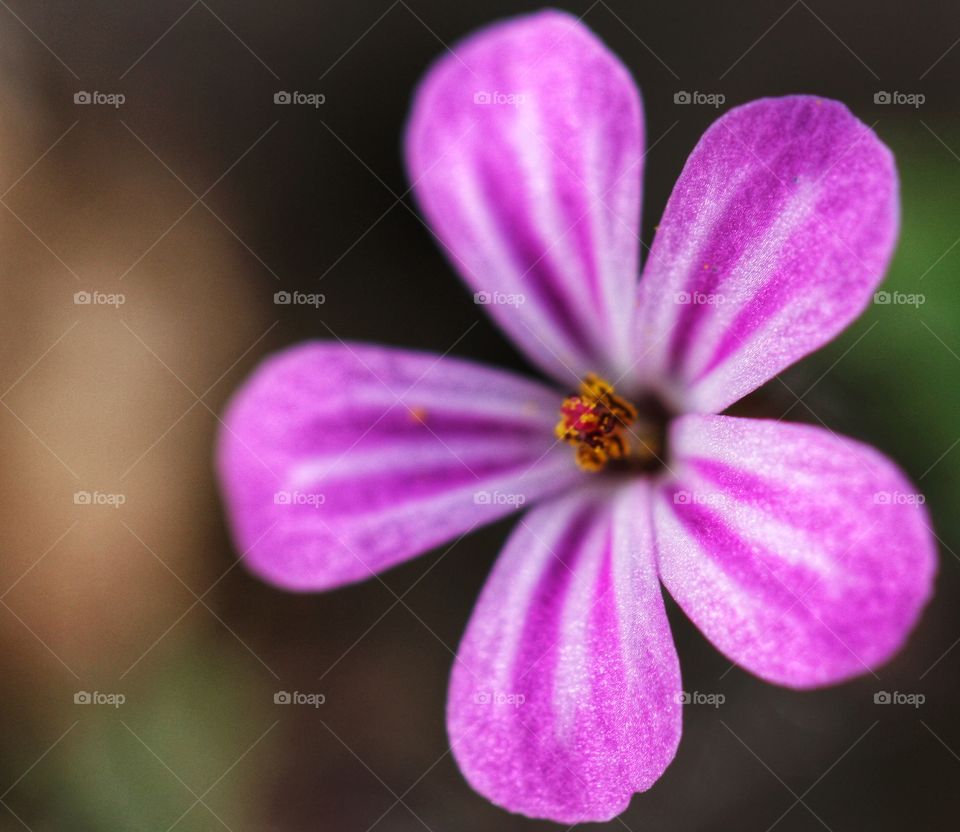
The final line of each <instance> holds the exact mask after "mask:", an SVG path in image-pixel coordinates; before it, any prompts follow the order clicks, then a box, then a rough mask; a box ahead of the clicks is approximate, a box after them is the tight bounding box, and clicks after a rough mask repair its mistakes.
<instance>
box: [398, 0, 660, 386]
mask: <svg viewBox="0 0 960 832" xmlns="http://www.w3.org/2000/svg"><path fill="white" fill-rule="evenodd" d="M642 145H643V125H642V116H641V108H640V96H639V92H638V91H637V88H636V86H635V84H634V83H633V80H632V79H631V78H630V75H629V73H628V72H627V70H626V69H625V68H624V66H623V65H622V64H621V63H620V62H619V61H618V60H617V58H616V57H615V56H614V55H612V54H611V53H610V52H609V51H608V50H607V49H606V47H605V46H604V45H603V44H602V43H601V42H600V41H599V40H598V39H597V37H596V36H595V35H594V34H593V33H592V32H590V31H589V30H588V29H587V28H586V27H585V26H583V25H582V24H581V23H580V22H579V21H578V20H577V19H576V18H574V17H572V16H570V15H568V14H565V13H562V12H556V11H544V12H540V13H537V14H534V15H530V16H526V17H518V18H514V19H511V20H508V21H506V22H501V23H498V24H495V25H493V26H490V27H488V28H486V29H484V30H483V31H481V32H479V33H477V34H475V35H473V36H471V37H469V38H467V39H466V40H465V41H463V42H462V43H460V44H458V45H457V46H455V47H454V49H453V51H452V54H448V55H446V56H444V57H443V58H442V59H441V60H439V61H438V62H437V63H436V65H435V66H434V67H433V68H432V69H431V70H430V72H429V73H428V74H427V76H426V78H425V79H424V81H423V82H422V84H421V86H420V88H419V90H418V92H417V96H416V99H415V101H414V104H413V109H412V114H411V117H410V123H409V125H408V128H407V136H406V156H407V167H408V170H409V174H410V178H411V180H412V182H413V189H414V192H415V193H416V195H417V197H418V199H419V202H420V205H421V206H422V208H423V212H424V214H425V215H426V217H427V219H428V221H429V222H430V224H431V226H432V228H433V231H434V232H435V233H436V235H437V238H438V240H439V241H440V243H441V244H442V245H443V247H444V249H445V250H446V253H447V254H448V255H449V257H450V258H451V260H452V262H453V264H454V265H455V266H456V268H457V269H458V270H459V271H460V273H461V275H462V276H463V278H464V279H465V280H466V282H467V283H468V284H469V285H470V287H471V288H472V289H474V290H475V292H476V293H477V294H476V295H475V299H476V300H477V302H478V303H487V304H488V306H489V311H490V313H491V315H493V317H494V319H495V320H496V321H497V322H498V323H499V324H500V326H501V327H502V328H503V329H504V330H505V331H506V332H507V333H508V334H509V335H510V336H511V337H512V338H513V339H514V341H515V342H516V343H517V344H518V345H519V346H520V347H521V348H522V349H523V350H524V352H525V353H526V354H527V355H528V356H529V357H530V359H531V360H533V361H534V362H536V363H537V364H538V365H539V366H540V367H541V368H542V369H544V370H545V371H547V372H548V373H551V374H552V375H553V376H554V378H557V379H559V380H561V381H562V382H563V383H564V384H566V385H569V384H570V383H571V381H576V380H577V379H579V378H581V377H583V376H584V375H586V373H588V372H591V371H594V372H599V373H601V374H603V373H606V374H608V377H611V378H618V377H619V376H620V374H621V373H622V372H623V371H624V370H626V369H627V367H628V366H629V364H630V359H631V355H632V348H633V345H632V343H631V341H632V320H633V309H632V305H631V303H630V300H629V299H630V298H632V297H633V294H634V292H635V287H636V281H637V275H638V239H639V237H638V225H639V221H640V217H639V215H640V174H641V162H642V156H641V148H642ZM511 299H513V302H511ZM517 299H522V302H518V301H517Z"/></svg>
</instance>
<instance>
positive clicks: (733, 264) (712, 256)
mask: <svg viewBox="0 0 960 832" xmlns="http://www.w3.org/2000/svg"><path fill="white" fill-rule="evenodd" d="M898 224H899V198H898V190H897V175H896V169H895V167H894V162H893V157H892V155H891V153H890V151H889V150H888V149H887V148H886V146H885V145H883V144H882V143H881V142H880V140H879V139H878V138H877V137H876V135H875V134H874V133H873V131H872V130H870V128H868V127H866V126H865V125H864V124H863V123H861V122H860V121H858V120H857V119H856V118H855V117H854V116H853V115H851V114H850V112H849V111H848V110H847V108H846V107H844V106H843V105H842V104H839V103H837V102H835V101H827V100H824V99H821V98H813V97H810V96H791V97H787V98H773V99H764V100H761V101H754V102H753V103H751V104H747V105H745V106H743V107H738V108H736V109H734V110H731V111H730V112H729V113H727V114H726V115H724V116H723V117H722V118H721V119H719V120H718V121H717V122H716V123H714V124H713V126H712V127H710V129H709V130H708V131H707V132H706V133H705V134H704V136H703V138H702V139H701V140H700V143H699V144H698V145H697V147H696V149H695V150H694V151H693V154H692V155H691V156H690V158H689V160H688V161H687V164H686V167H684V169H683V173H682V174H681V175H680V179H679V181H678V182H677V185H676V187H675V188H674V191H673V195H672V196H671V197H670V201H669V202H668V204H667V209H666V213H665V214H664V216H663V220H662V221H661V223H660V225H659V227H658V231H657V236H656V238H655V240H654V243H653V247H652V249H651V252H650V259H649V261H648V263H647V265H646V267H645V270H644V276H643V278H642V279H641V281H640V292H639V303H640V309H639V311H638V316H637V338H638V342H639V352H638V355H640V356H643V362H644V369H645V370H646V372H647V374H648V376H649V377H648V378H647V379H646V380H647V382H648V383H659V384H660V386H661V387H665V388H666V390H664V392H665V394H666V395H667V396H668V398H672V399H673V400H674V403H675V404H677V405H678V407H679V409H681V410H683V411H687V412H689V411H691V410H692V411H698V412H718V411H720V410H723V409H724V408H725V407H727V406H728V405H730V404H732V403H733V402H735V401H737V400H738V399H740V398H741V397H742V396H744V395H745V394H747V393H749V392H750V391H751V390H753V389H755V388H756V387H759V386H760V385H761V384H763V383H764V382H765V381H767V380H769V379H771V378H773V376H774V375H776V374H777V373H778V372H780V371H781V370H783V369H784V368H786V367H788V366H789V365H790V364H792V363H793V362H795V361H797V360H798V359H800V358H802V357H803V356H804V355H806V354H807V353H809V352H812V351H813V350H815V349H817V348H818V347H820V346H821V345H822V344H824V343H826V342H827V341H829V340H830V339H831V338H833V337H834V336H835V335H837V334H838V333H839V332H840V331H841V330H843V329H844V328H845V327H846V326H847V324H849V323H850V321H852V320H853V319H854V318H856V317H857V316H858V315H859V314H860V312H861V311H862V310H863V309H864V307H865V306H866V305H867V303H868V302H869V300H870V296H871V293H872V292H873V290H874V288H875V287H876V285H877V284H878V283H879V282H880V280H881V278H882V277H883V273H884V270H885V269H886V267H887V263H888V262H889V259H890V255H891V253H892V251H893V247H894V243H895V240H896V236H897V230H898Z"/></svg>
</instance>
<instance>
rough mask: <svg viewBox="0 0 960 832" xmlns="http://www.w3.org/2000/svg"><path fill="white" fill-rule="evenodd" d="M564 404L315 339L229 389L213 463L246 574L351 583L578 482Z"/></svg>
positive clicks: (515, 384)
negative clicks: (558, 438) (558, 434)
mask: <svg viewBox="0 0 960 832" xmlns="http://www.w3.org/2000/svg"><path fill="white" fill-rule="evenodd" d="M559 402H560V396H559V394H558V393H555V392H553V391H551V390H549V389H548V388H545V387H543V386H542V385H539V384H536V383H533V382H530V381H527V380H525V379H522V378H519V377H517V376H514V375H512V374H510V373H506V372H503V371H499V370H494V369H491V368H487V367H483V366H481V365H477V364H473V363H470V362H467V361H461V360H457V359H453V358H446V357H443V358H441V357H439V356H433V355H429V354H425V353H414V352H407V351H401V350H394V349H389V348H386V347H376V346H370V345H360V344H328V343H311V344H306V345H303V346H298V347H294V348H293V349H290V350H287V351H286V352H284V353H282V354H281V355H279V356H277V357H274V358H271V359H270V360H269V361H267V362H266V363H265V364H264V365H263V366H262V367H261V368H260V369H259V370H258V371H257V372H256V373H255V374H254V376H253V378H251V379H250V381H249V382H248V383H247V385H246V386H245V387H244V388H243V389H242V390H241V391H240V393H238V394H237V396H236V398H235V400H234V401H233V402H232V404H231V405H230V408H229V411H228V413H227V415H226V417H225V428H224V430H223V431H222V432H221V437H220V439H221V442H220V448H219V468H220V477H221V482H222V485H223V490H224V494H225V498H226V502H227V506H228V508H229V516H230V520H231V521H232V527H233V532H234V535H235V537H236V539H237V543H238V546H239V548H240V550H241V551H242V552H244V553H245V559H246V561H247V562H248V563H249V564H250V566H251V568H252V569H253V570H254V571H255V572H257V573H259V574H260V575H261V576H262V577H264V578H266V579H267V580H269V581H271V582H272V583H275V584H278V585H280V586H283V587H287V588H290V589H301V590H307V589H326V588H328V587H333V586H337V585H339V584H344V583H349V582H352V581H358V580H362V579H364V578H368V577H370V576H371V575H372V574H374V573H375V572H379V571H380V570H382V569H386V568H388V567H390V566H393V565H394V564H396V563H399V562H400V561H402V560H405V559H407V558H409V557H411V556H413V555H417V554H420V553H421V552H424V551H426V550H427V549H429V548H431V547H432V546H436V545H438V544H440V543H443V542H444V541H446V540H449V539H451V538H454V537H455V536H457V535H459V534H462V533H465V532H467V531H469V530H470V529H472V528H473V527H474V526H476V525H479V524H481V523H487V522H490V521H492V520H495V519H497V518H498V517H502V516H504V515H505V514H508V513H510V512H511V511H514V510H516V509H517V508H518V507H519V506H520V505H522V504H524V503H526V502H529V501H531V500H533V499H534V498H537V497H540V496H542V495H544V494H548V493H553V492H555V491H557V490H559V489H562V488H564V487H566V486H568V485H570V484H571V483H572V482H574V481H575V480H576V479H577V478H578V477H580V476H582V474H581V473H580V472H579V471H578V470H577V468H576V465H575V464H574V462H573V459H572V455H571V454H570V449H569V448H567V447H566V446H559V445H557V444H556V442H555V440H554V437H553V431H552V428H553V425H554V423H555V422H556V419H557V413H558V407H559Z"/></svg>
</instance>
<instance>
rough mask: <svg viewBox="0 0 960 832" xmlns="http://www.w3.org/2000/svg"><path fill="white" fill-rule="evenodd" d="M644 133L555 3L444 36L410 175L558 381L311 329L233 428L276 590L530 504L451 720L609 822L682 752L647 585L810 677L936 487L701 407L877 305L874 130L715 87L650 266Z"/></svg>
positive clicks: (835, 671)
mask: <svg viewBox="0 0 960 832" xmlns="http://www.w3.org/2000/svg"><path fill="white" fill-rule="evenodd" d="M643 132H644V131H643V122H642V111H641V105H640V97H639V92H638V90H637V88H636V86H635V85H634V83H633V82H632V80H631V78H630V75H629V73H628V72H627V70H626V69H625V68H624V67H623V66H622V65H621V64H620V63H619V61H618V60H617V59H616V58H615V57H614V56H613V55H612V54H611V53H610V52H609V51H608V50H607V49H606V48H605V47H604V46H603V44H602V43H601V42H600V41H599V40H598V39H597V38H596V37H595V36H594V35H593V34H592V33H591V32H590V31H589V30H587V29H586V28H585V27H584V26H583V25H582V24H580V23H579V22H578V21H577V20H575V19H574V18H573V17H570V16H569V15H566V14H563V13H559V12H553V11H546V12H541V13H537V14H535V15H531V16H526V17H519V18H516V19H512V20H508V21H505V22H501V23H498V24H496V25H493V26H491V27H489V28H487V29H485V30H483V31H481V32H479V33H477V34H475V35H473V36H472V37H470V38H468V39H467V40H465V41H464V42H463V43H461V44H459V45H458V46H456V47H455V48H454V50H453V51H452V52H451V53H450V54H448V55H446V56H444V57H443V58H442V59H441V60H439V61H438V62H437V64H436V65H435V66H434V67H433V68H432V69H431V70H430V72H429V73H428V75H427V76H426V78H425V80H424V81H423V82H422V84H421V86H420V88H419V90H418V91H417V94H416V99H415V101H414V105H413V111H412V115H411V118H410V122H409V127H408V131H407V136H406V158H407V165H408V168H409V174H410V177H411V179H412V181H413V183H414V191H415V194H416V196H417V198H418V200H419V204H420V206H421V207H422V210H423V213H424V215H425V216H426V218H427V220H428V222H429V224H430V227H431V228H432V230H433V232H434V233H435V235H436V237H437V239H438V240H439V242H440V243H441V244H442V246H443V248H444V250H445V251H446V253H447V254H448V255H449V257H450V259H451V261H452V263H453V265H454V267H455V268H456V269H457V270H458V271H459V272H460V274H461V275H462V277H463V278H464V279H465V280H466V282H467V283H468V284H469V285H470V287H471V288H472V290H473V291H474V292H476V295H475V299H476V300H477V301H478V302H479V303H481V304H483V305H485V306H486V307H487V310H488V311H489V313H490V314H491V315H492V316H493V319H494V320H495V321H496V322H497V323H498V324H499V326H500V327H501V328H502V329H503V330H504V332H505V333H507V335H509V336H510V337H511V338H512V339H513V341H514V342H515V343H516V344H517V346H518V347H519V348H520V349H521V350H522V351H523V352H524V353H525V354H526V356H527V357H528V358H529V359H530V361H532V362H533V363H534V364H535V365H537V366H538V367H539V368H540V369H541V370H542V371H543V373H544V374H545V376H546V377H548V378H549V379H550V381H549V382H542V381H535V380H529V379H524V378H520V377H518V376H516V375H514V374H512V373H508V372H504V371H501V370H497V369H492V368H487V367H483V366H479V365H477V364H474V363H471V362H468V361H464V360H459V359H456V358H452V357H449V356H447V355H444V356H440V355H429V354H423V353H416V352H409V351H406V350H400V349H394V348H388V347H380V346H372V345H366V344H345V343H330V342H326V343H310V344H306V345H303V346H298V347H294V348H292V349H290V350H288V351H286V352H284V353H282V354H281V355H279V356H277V357H275V358H271V359H270V360H268V361H267V362H265V363H264V364H263V365H262V366H261V367H260V368H259V369H258V370H257V371H256V373H255V374H254V376H253V377H252V378H251V379H250V380H249V382H247V384H246V386H245V387H244V388H243V389H242V390H241V391H240V392H239V393H238V394H237V395H236V398H235V399H234V401H233V402H232V404H231V405H230V407H229V410H228V413H227V415H226V417H225V425H226V427H225V429H224V431H223V432H222V434H221V436H220V447H219V459H218V464H219V469H220V475H221V479H222V484H223V491H224V495H225V501H226V504H227V508H228V514H229V518H230V520H231V525H232V529H233V533H234V535H235V539H236V542H237V545H238V547H239V549H240V550H241V551H242V552H244V558H245V561H246V562H247V563H248V564H249V565H250V567H251V568H252V569H253V570H254V571H255V572H256V573H257V574H259V575H260V576H262V577H263V578H264V579H265V580H267V581H269V582H271V583H273V584H276V585H277V586H281V587H285V588H289V589H293V590H299V591H309V590H324V589H330V588H333V587H338V586H343V585H345V584H349V583H351V582H354V581H359V580H363V579H366V578H369V577H370V576H371V575H373V574H375V573H378V572H381V571H382V570H385V569H387V568H389V567H391V566H393V565H395V564H398V563H401V562H403V561H405V560H407V559H409V558H411V557H413V556H414V555H417V554H420V553H422V552H424V551H426V550H428V549H430V548H431V547H435V546H438V545H440V544H443V543H445V542H450V541H454V540H456V539H457V538H459V536H461V535H463V534H465V533H467V532H468V531H470V530H471V529H473V528H475V527H476V526H478V525H480V524H483V523H487V522H490V521H493V520H495V519H497V518H500V517H502V516H504V515H506V514H508V513H510V512H513V511H515V510H516V509H517V508H519V507H520V506H525V507H526V506H529V505H531V504H534V503H536V505H533V506H532V508H531V510H530V511H529V512H528V513H527V514H526V515H525V516H524V517H523V518H522V519H521V520H520V522H519V524H518V526H517V528H516V529H515V530H514V532H513V533H512V535H511V537H510V539H509V540H508V542H507V544H506V546H505V548H504V550H503V552H502V553H501V555H500V557H499V559H498V561H497V563H496V565H495V567H494V569H493V572H492V574H491V576H490V578H489V580H488V582H487V584H486V587H485V588H484V590H483V593H482V595H481V597H480V599H479V602H478V604H477V606H476V609H475V610H474V612H473V615H472V618H471V621H470V623H469V626H468V628H467V631H466V634H465V636H464V638H463V641H462V643H461V645H460V649H459V651H458V655H457V659H456V661H455V662H454V666H453V670H452V678H451V682H450V691H449V700H448V711H447V724H448V730H449V736H450V742H451V747H452V750H453V754H454V756H455V757H456V759H457V761H458V763H459V765H460V768H461V770H462V771H463V773H464V775H465V776H466V778H467V780H468V781H469V782H470V783H471V785H472V786H473V787H474V788H475V789H476V790H477V791H478V792H480V793H481V794H483V795H485V796H486V797H488V798H489V799H490V800H492V801H493V802H495V803H497V804H499V805H500V806H503V807H505V808H507V809H509V810H511V811H514V812H520V813H523V814H526V815H530V816H533V817H540V818H550V819H553V820H556V821H561V822H564V823H576V822H579V821H586V820H604V819H609V818H612V817H614V816H616V815H617V814H618V813H620V812H621V811H623V809H624V808H625V807H626V805H627V803H628V802H629V800H630V797H631V795H632V794H633V793H634V792H638V791H643V790H646V789H648V788H649V787H650V786H651V785H652V784H653V783H654V782H655V781H656V780H657V779H658V778H659V777H660V775H661V774H662V773H663V771H664V769H665V768H666V767H667V766H668V765H669V763H670V761H671V760H672V759H673V756H674V753H675V751H676V748H677V745H678V743H679V740H680V732H681V709H682V704H681V703H682V696H681V692H682V685H681V679H680V670H679V663H678V659H677V654H676V651H675V649H674V645H673V640H672V638H671V635H670V629H669V624H668V621H667V617H666V614H665V610H664V601H663V595H662V590H661V584H662V585H663V586H664V587H665V588H666V590H667V591H668V592H669V594H670V595H671V596H672V597H673V598H674V599H675V600H676V602H677V603H678V605H679V606H680V607H681V608H682V609H683V611H684V612H685V613H686V615H687V616H689V618H690V619H692V620H693V622H694V623H695V624H696V625H697V626H698V627H699V628H700V629H701V630H702V631H703V633H704V634H705V635H706V637H707V638H708V639H709V640H710V641H711V642H712V643H713V644H714V645H716V647H717V648H718V649H719V650H720V651H722V652H723V653H724V654H725V655H726V656H728V657H729V658H730V659H731V661H733V662H736V664H738V665H739V666H740V667H742V668H745V669H746V670H748V671H750V672H752V673H754V674H756V675H757V676H760V677H761V678H763V679H766V680H769V681H771V682H774V683H777V684H781V685H786V686H788V687H792V688H811V687H817V686H822V685H827V684H831V683H834V682H839V681H842V680H845V679H848V678H850V677H853V676H856V675H858V674H861V673H864V672H867V671H868V670H870V669H872V668H874V667H876V666H878V665H879V664H881V663H882V662H884V661H886V660H887V659H888V658H889V657H890V656H891V655H892V654H893V653H894V652H895V651H896V650H897V649H898V648H899V647H900V646H901V645H902V643H903V642H904V639H905V638H906V636H907V634H908V633H909V631H910V630H911V629H912V627H913V625H914V623H915V622H916V620H917V618H918V616H919V614H920V611H921V609H922V608H923V606H924V604H925V602H926V601H927V599H928V597H929V595H930V593H931V587H932V583H933V577H934V573H935V568H936V558H935V548H934V545H933V542H932V533H931V531H930V529H929V525H928V520H927V516H926V513H925V510H924V507H923V505H922V499H921V498H920V497H919V495H917V494H916V493H915V489H914V487H913V486H912V485H911V484H910V483H909V482H908V481H907V479H906V478H905V477H904V475H903V474H902V473H901V472H900V471H899V470H898V469H897V468H896V467H895V466H894V465H893V464H892V463H891V462H890V461H888V460H887V459H886V458H884V457H883V456H882V455H881V454H879V453H878V452H877V451H875V450H872V449H871V448H869V447H866V446H864V445H862V444H860V443H858V442H855V441H853V440H850V439H845V438H841V437H838V436H837V435H835V434H833V433H832V432H831V431H830V430H829V429H826V428H821V427H814V426H808V425H799V424H783V423H781V422H779V421H772V420H760V419H752V418H751V419H748V418H737V417H732V416H728V415H721V413H722V411H724V410H725V409H726V408H727V407H729V406H730V405H731V404H733V403H735V402H736V401H738V400H739V399H741V398H742V397H743V396H745V395H746V394H747V393H749V392H751V391H752V390H754V389H756V388H757V387H759V386H760V385H761V384H763V383H764V382H766V381H768V380H770V379H772V378H774V377H775V375H776V374H777V373H779V372H780V371H781V370H783V369H784V368H786V367H787V366H789V365H790V364H792V363H794V362H795V361H797V360H798V359H800V358H801V357H803V356H804V355H806V354H808V353H810V352H811V351H813V350H815V349H817V348H818V347H819V346H821V345H822V344H824V343H825V342H827V341H829V340H830V339H831V338H833V337H834V336H835V335H837V334H838V333H839V332H840V331H841V330H843V329H844V327H846V326H847V324H849V323H850V322H851V321H852V320H853V319H854V318H855V317H857V315H858V314H859V313H860V312H861V311H862V310H863V308H864V307H865V306H866V305H867V303H868V302H869V300H870V297H871V294H872V292H873V291H874V289H875V287H876V285H877V284H878V282H879V281H880V280H881V278H882V276H883V273H884V271H885V269H886V266H887V264H888V261H889V259H890V256H891V253H892V250H893V247H894V243H895V238H896V235H897V230H898V222H899V216H898V212H899V202H898V192H897V177H896V171H895V168H894V162H893V158H892V156H891V154H890V152H889V151H888V150H887V148H886V147H885V146H884V145H883V144H882V143H881V142H880V141H879V140H878V139H877V137H876V136H875V135H874V133H873V132H872V131H871V130H870V129H869V128H867V127H866V126H865V125H863V124H862V123H861V122H860V121H858V120H857V119H856V118H855V117H854V116H852V115H851V114H850V112H849V111H848V110H847V109H846V108H845V107H844V106H843V105H841V104H839V103H836V102H833V101H828V100H824V99H820V98H815V97H809V96H791V97H786V98H776V99H764V100H760V101H755V102H753V103H750V104H747V105H744V106H741V107H737V108H735V109H732V110H730V111H729V112H728V113H726V114H725V115H724V116H723V117H722V118H720V119H719V120H718V121H717V122H716V123H715V124H714V125H713V126H712V127H711V128H710V129H709V130H708V131H707V132H706V134H705V135H704V136H703V138H702V139H701V140H700V142H699V144H698V145H697V147H696V148H695V149H694V151H693V153H692V155H691V156H690V158H689V160H688V161H687V163H686V166H685V167H684V169H683V172H682V173H681V175H680V179H679V181H678V183H677V185H676V188H675V189H674V191H673V195H672V196H671V197H670V200H669V202H668V204H667V207H666V211H665V213H664V215H663V218H662V220H661V222H660V224H659V226H658V228H657V233H656V237H655V239H654V242H653V245H652V247H651V249H650V251H649V256H648V257H647V258H646V263H645V265H644V268H643V273H642V276H640V277H639V280H638V275H639V274H640V270H639V242H638V240H639V237H638V232H639V222H640V175H641V167H642V164H643V159H644V153H643V140H644V137H643ZM453 556H455V554H454V555H453Z"/></svg>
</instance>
